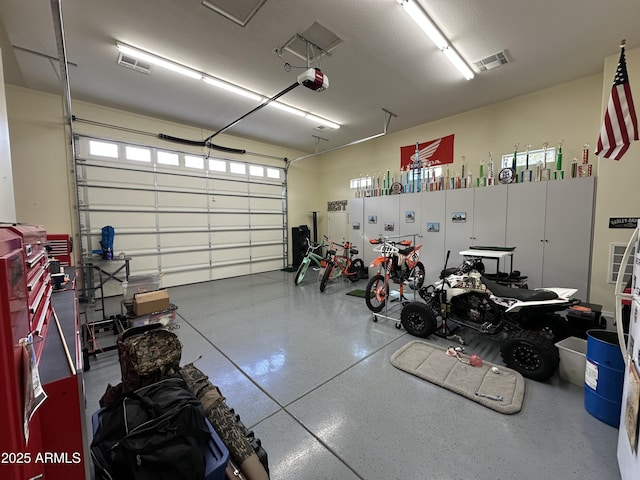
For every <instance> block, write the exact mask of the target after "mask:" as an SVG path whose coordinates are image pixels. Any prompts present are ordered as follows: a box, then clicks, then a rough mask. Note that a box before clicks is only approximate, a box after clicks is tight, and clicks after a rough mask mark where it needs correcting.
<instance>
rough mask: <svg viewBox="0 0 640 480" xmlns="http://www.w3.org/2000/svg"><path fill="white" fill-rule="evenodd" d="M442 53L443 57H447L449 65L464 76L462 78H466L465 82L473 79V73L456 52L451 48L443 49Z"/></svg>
mask: <svg viewBox="0 0 640 480" xmlns="http://www.w3.org/2000/svg"><path fill="white" fill-rule="evenodd" d="M442 53H444V56H445V57H447V58H448V59H449V61H450V62H451V63H453V65H454V66H455V67H456V68H457V69H458V70H459V71H460V73H461V74H462V75H464V78H466V79H467V80H471V79H472V78H473V77H474V75H473V71H472V70H471V69H470V68H469V66H468V65H467V63H466V62H465V61H464V60H463V59H462V57H461V56H460V54H459V53H458V52H456V51H455V50H454V49H453V48H451V47H447V48H443V49H442Z"/></svg>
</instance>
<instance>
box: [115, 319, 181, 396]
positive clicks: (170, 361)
mask: <svg viewBox="0 0 640 480" xmlns="http://www.w3.org/2000/svg"><path fill="white" fill-rule="evenodd" d="M181 356H182V344H181V343H180V340H178V337H177V336H176V334H175V333H173V332H170V331H169V330H166V329H164V328H162V325H160V324H149V325H143V326H141V327H134V328H129V329H128V330H125V331H124V332H122V333H121V334H120V335H119V336H118V359H119V361H120V371H121V373H122V384H123V390H124V392H131V391H134V390H137V389H139V388H142V387H144V386H147V385H151V384H152V383H156V382H159V381H160V380H162V379H164V378H167V377H169V376H171V375H175V374H177V373H178V371H179V370H180V358H181Z"/></svg>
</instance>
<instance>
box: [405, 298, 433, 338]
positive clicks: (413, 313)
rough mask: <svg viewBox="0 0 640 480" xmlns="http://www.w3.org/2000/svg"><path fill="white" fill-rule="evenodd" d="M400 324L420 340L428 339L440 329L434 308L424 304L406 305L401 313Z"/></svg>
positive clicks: (412, 303)
mask: <svg viewBox="0 0 640 480" xmlns="http://www.w3.org/2000/svg"><path fill="white" fill-rule="evenodd" d="M400 322H401V323H402V326H403V327H404V329H405V330H406V331H407V332H409V333H410V334H411V335H414V336H416V337H420V338H426V337H428V336H429V335H431V334H433V333H435V331H436V329H437V328H438V322H437V320H436V315H435V313H434V311H433V308H431V307H430V306H429V305H426V304H424V303H422V302H411V303H408V304H406V305H405V306H404V308H403V309H402V312H401V313H400Z"/></svg>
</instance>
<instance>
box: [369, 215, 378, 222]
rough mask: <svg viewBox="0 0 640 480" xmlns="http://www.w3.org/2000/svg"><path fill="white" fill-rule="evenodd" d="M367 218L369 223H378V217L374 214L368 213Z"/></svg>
mask: <svg viewBox="0 0 640 480" xmlns="http://www.w3.org/2000/svg"><path fill="white" fill-rule="evenodd" d="M367 218H368V221H369V223H378V217H377V216H376V215H369V216H368V217H367Z"/></svg>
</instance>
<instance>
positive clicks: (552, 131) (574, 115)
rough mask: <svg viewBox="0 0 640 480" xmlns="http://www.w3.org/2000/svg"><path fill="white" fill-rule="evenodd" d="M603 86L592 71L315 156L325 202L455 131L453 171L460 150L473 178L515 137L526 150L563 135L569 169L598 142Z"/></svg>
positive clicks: (457, 167)
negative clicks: (404, 153) (407, 151)
mask: <svg viewBox="0 0 640 480" xmlns="http://www.w3.org/2000/svg"><path fill="white" fill-rule="evenodd" d="M601 92H602V75H593V76H590V77H586V78H583V79H581V80H578V81H575V82H570V83H566V84H563V85H559V86H556V87H553V88H549V89H546V90H542V91H539V92H535V93H532V94H529V95H525V96H522V97H518V98H515V99H512V100H509V101H506V102H502V103H497V104H494V105H491V106H488V107H483V108H480V109H477V110H472V111H469V112H465V113H462V114H460V115H455V116H453V117H449V118H445V119H441V120H438V121H435V122H431V123H427V124H424V125H420V126H419V127H415V128H411V129H407V130H403V131H400V132H394V133H388V134H387V135H385V136H384V137H380V138H377V139H374V140H371V141H370V142H367V143H363V144H359V145H355V146H353V147H348V148H345V149H342V150H338V151H336V152H332V153H328V154H326V155H323V156H320V157H316V160H315V161H317V162H318V163H319V164H320V165H321V167H320V168H321V169H322V177H321V178H322V184H321V185H322V192H323V193H324V194H325V198H324V199H323V202H324V204H325V205H326V201H329V200H340V199H346V198H350V197H352V196H353V195H354V193H353V192H352V191H351V190H350V189H349V183H348V179H350V178H355V177H358V176H359V175H366V174H372V173H375V172H378V171H380V172H386V170H387V169H391V172H396V175H397V173H398V171H399V167H400V147H401V146H404V145H412V144H415V142H416V141H420V142H425V141H429V140H432V139H435V138H439V137H441V136H444V135H449V134H452V133H453V134H455V145H454V159H455V162H454V165H452V166H451V167H450V171H451V173H454V172H455V171H459V170H460V164H461V157H462V156H465V157H466V165H467V169H470V170H469V171H470V172H471V173H473V175H474V178H475V176H476V175H477V174H478V168H479V163H480V161H481V160H484V161H485V162H486V160H487V158H488V155H489V152H492V154H493V158H494V160H498V159H499V158H500V156H501V155H502V154H504V153H509V152H513V149H514V145H515V144H516V143H519V144H520V145H521V147H520V150H524V148H523V147H522V146H523V145H525V144H527V143H530V144H531V145H532V147H531V148H532V149H535V148H542V144H543V142H549V144H550V145H555V144H556V143H557V142H558V141H560V140H564V147H563V158H564V162H563V166H564V167H565V169H566V168H567V167H568V165H569V163H570V161H571V159H572V158H573V157H574V156H577V157H580V155H581V151H582V147H583V145H584V144H585V143H590V144H594V143H595V140H596V139H597V135H598V128H599V116H600V100H601ZM425 108H428V106H425ZM390 130H391V131H392V130H393V121H392V122H391V126H390ZM304 161H313V160H311V159H310V160H304ZM565 173H566V172H565ZM324 227H325V228H326V225H324Z"/></svg>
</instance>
